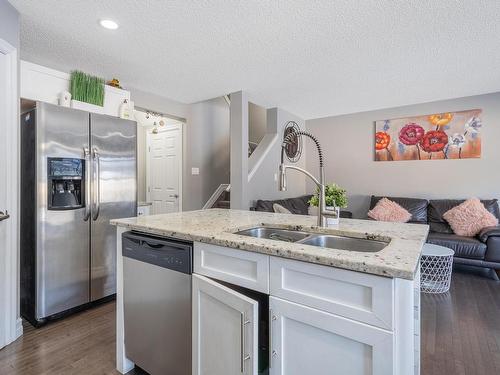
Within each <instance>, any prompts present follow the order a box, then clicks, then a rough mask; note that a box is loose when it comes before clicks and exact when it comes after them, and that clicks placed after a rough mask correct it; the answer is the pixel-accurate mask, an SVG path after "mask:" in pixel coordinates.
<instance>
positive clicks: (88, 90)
mask: <svg viewBox="0 0 500 375" xmlns="http://www.w3.org/2000/svg"><path fill="white" fill-rule="evenodd" d="M70 91H71V98H72V99H74V100H79V101H81V102H85V103H89V104H95V105H99V106H101V107H102V106H103V105H104V79H103V78H99V77H95V76H91V75H89V74H86V73H84V72H81V71H78V70H74V71H72V72H71V84H70Z"/></svg>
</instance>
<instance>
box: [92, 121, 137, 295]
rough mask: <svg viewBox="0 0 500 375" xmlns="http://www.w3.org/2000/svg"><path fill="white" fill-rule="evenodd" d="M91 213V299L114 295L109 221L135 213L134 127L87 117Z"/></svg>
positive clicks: (112, 238)
mask: <svg viewBox="0 0 500 375" xmlns="http://www.w3.org/2000/svg"><path fill="white" fill-rule="evenodd" d="M90 119H91V120H90V128H91V137H90V138H91V153H92V171H91V175H92V184H91V194H92V210H91V211H92V212H91V230H90V231H91V235H90V238H91V247H90V263H91V269H90V299H91V301H95V300H98V299H101V298H103V297H106V296H109V295H111V294H114V293H116V229H115V227H114V226H112V225H110V224H109V221H110V220H111V219H116V218H124V217H132V216H136V214H137V162H136V160H137V157H136V145H137V124H136V122H135V121H129V120H122V119H117V118H116V117H110V116H105V115H96V114H91V115H90Z"/></svg>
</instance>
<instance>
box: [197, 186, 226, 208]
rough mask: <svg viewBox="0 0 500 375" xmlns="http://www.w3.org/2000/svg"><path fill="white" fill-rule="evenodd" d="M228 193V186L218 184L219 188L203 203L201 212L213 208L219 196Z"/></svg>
mask: <svg viewBox="0 0 500 375" xmlns="http://www.w3.org/2000/svg"><path fill="white" fill-rule="evenodd" d="M229 191H231V185H230V184H220V185H219V187H218V188H217V189H216V190H215V191H214V193H213V194H212V195H211V196H210V198H209V199H208V201H207V203H205V205H204V206H203V210H206V209H208V208H213V206H214V205H215V203H216V202H217V201H218V200H219V197H220V196H221V194H224V193H225V192H229Z"/></svg>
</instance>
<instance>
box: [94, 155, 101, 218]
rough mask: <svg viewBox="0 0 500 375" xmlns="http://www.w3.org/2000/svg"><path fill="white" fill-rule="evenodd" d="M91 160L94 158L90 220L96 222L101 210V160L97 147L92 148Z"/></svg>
mask: <svg viewBox="0 0 500 375" xmlns="http://www.w3.org/2000/svg"><path fill="white" fill-rule="evenodd" d="M93 158H94V182H93V187H94V189H93V190H94V207H93V210H92V211H93V212H92V220H94V221H96V220H97V218H98V217H99V211H100V209H101V207H100V206H101V176H100V175H101V159H100V156H99V152H98V151H97V147H94V148H93Z"/></svg>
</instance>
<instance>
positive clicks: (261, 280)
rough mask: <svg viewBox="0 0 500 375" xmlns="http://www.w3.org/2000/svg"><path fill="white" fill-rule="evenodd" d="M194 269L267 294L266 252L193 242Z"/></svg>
mask: <svg viewBox="0 0 500 375" xmlns="http://www.w3.org/2000/svg"><path fill="white" fill-rule="evenodd" d="M194 272H195V273H197V274H200V275H205V276H208V277H212V278H215V279H218V280H221V281H226V282H228V283H231V284H235V285H239V286H242V287H245V288H248V289H252V290H257V291H259V292H262V293H266V294H269V256H268V255H265V254H258V253H252V252H249V251H243V250H237V249H231V248H228V247H223V246H216V245H210V244H205V243H201V242H196V243H195V244H194Z"/></svg>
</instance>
